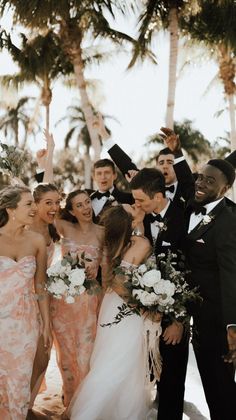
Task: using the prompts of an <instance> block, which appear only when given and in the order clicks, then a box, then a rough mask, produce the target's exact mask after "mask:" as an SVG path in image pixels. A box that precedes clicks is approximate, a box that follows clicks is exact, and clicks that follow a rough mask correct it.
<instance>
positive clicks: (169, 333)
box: [130, 168, 189, 420]
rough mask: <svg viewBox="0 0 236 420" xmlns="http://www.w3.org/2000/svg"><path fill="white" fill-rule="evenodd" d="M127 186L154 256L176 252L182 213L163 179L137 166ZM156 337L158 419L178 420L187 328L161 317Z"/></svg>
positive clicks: (156, 172) (182, 225)
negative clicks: (159, 369)
mask: <svg viewBox="0 0 236 420" xmlns="http://www.w3.org/2000/svg"><path fill="white" fill-rule="evenodd" d="M130 187H131V190H132V194H133V197H134V199H135V206H136V207H137V208H140V209H142V210H143V211H144V212H145V213H146V216H145V218H144V221H143V223H144V230H145V231H144V233H145V235H146V236H147V237H148V238H149V240H150V242H151V243H152V244H153V247H154V252H155V255H159V254H161V253H165V254H166V255H167V254H168V251H171V252H173V253H176V254H178V253H179V250H180V248H181V244H182V241H183V239H184V236H185V222H184V213H183V210H182V208H181V206H178V205H176V204H174V203H173V202H172V201H171V200H169V199H168V198H166V196H165V194H166V193H165V178H164V176H163V174H162V173H161V172H160V171H159V170H157V169H154V168H153V169H151V168H144V169H141V170H140V171H139V172H137V174H136V175H135V176H134V177H133V179H132V181H131V183H130ZM162 327H163V334H162V337H161V339H160V352H161V356H162V373H161V378H160V382H159V383H158V393H159V407H158V420H181V419H182V416H183V402H184V389H185V388H184V383H185V377H186V369H187V361H188V342H189V331H188V327H185V328H184V326H183V324H181V323H180V322H177V321H174V322H173V321H171V320H170V319H169V318H168V317H166V316H164V317H163V320H162Z"/></svg>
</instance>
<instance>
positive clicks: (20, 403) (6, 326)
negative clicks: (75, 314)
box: [0, 187, 52, 420]
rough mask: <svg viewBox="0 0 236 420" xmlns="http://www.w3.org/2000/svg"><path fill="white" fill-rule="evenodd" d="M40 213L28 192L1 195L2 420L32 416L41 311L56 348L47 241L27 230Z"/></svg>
mask: <svg viewBox="0 0 236 420" xmlns="http://www.w3.org/2000/svg"><path fill="white" fill-rule="evenodd" d="M35 210H36V208H35V204H34V200H33V197H32V195H31V193H30V190H29V189H28V188H26V187H6V188H4V189H3V190H2V191H1V192H0V288H1V294H0V337H1V340H0V419H4V420H24V419H25V418H26V415H27V410H28V407H29V402H30V379H31V374H32V368H33V361H34V356H35V352H36V348H37V342H38V336H39V323H38V316H37V315H38V307H39V310H40V314H41V317H42V320H43V330H42V333H43V339H44V346H45V347H44V348H45V351H46V350H47V349H50V346H51V343H52V337H51V331H50V322H49V299H48V296H47V294H46V292H45V290H44V284H45V280H46V247H45V242H44V239H43V237H42V236H41V235H39V234H37V233H33V232H31V231H29V230H26V229H25V226H26V225H29V224H31V223H32V221H33V218H34V216H35ZM34 290H35V292H34ZM35 293H36V294H37V295H35ZM37 297H38V300H37Z"/></svg>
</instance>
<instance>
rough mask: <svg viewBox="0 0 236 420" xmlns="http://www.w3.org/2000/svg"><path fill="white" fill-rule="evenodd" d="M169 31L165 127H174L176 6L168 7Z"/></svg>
mask: <svg viewBox="0 0 236 420" xmlns="http://www.w3.org/2000/svg"><path fill="white" fill-rule="evenodd" d="M168 30H169V33H170V53H169V80H168V94H167V109H166V127H168V128H172V129H173V127H174V106H175V89H176V72H177V58H178V41H179V25H178V10H177V8H176V7H174V8H171V9H170V13H169V27H168Z"/></svg>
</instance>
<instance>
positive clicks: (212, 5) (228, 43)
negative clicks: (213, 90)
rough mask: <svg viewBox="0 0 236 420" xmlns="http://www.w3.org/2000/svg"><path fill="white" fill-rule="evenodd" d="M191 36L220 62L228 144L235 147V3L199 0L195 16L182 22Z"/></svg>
mask: <svg viewBox="0 0 236 420" xmlns="http://www.w3.org/2000/svg"><path fill="white" fill-rule="evenodd" d="M183 26H184V27H185V28H186V30H187V31H189V33H191V37H192V38H193V39H194V40H196V41H197V42H199V43H200V45H201V44H204V45H206V46H207V47H208V50H209V54H210V55H211V56H212V55H213V56H214V57H215V58H216V60H217V62H218V66H219V78H220V80H221V81H222V83H223V86H224V93H225V97H226V99H227V102H228V106H229V116H230V138H231V148H232V150H234V149H235V148H236V123H235V105H234V97H235V93H236V84H235V76H236V37H235V27H236V3H235V2H232V1H230V2H229V1H218V2H215V1H213V0H208V1H207V2H205V1H202V4H201V9H200V10H199V12H198V13H197V14H196V16H195V17H194V19H192V18H190V19H189V21H188V22H184V24H183Z"/></svg>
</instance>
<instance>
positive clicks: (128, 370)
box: [69, 291, 158, 420]
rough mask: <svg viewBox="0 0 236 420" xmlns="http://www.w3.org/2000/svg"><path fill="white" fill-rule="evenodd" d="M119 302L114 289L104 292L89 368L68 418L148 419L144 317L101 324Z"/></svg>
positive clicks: (101, 419)
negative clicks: (117, 322)
mask: <svg viewBox="0 0 236 420" xmlns="http://www.w3.org/2000/svg"><path fill="white" fill-rule="evenodd" d="M122 303H124V301H123V300H122V299H121V298H120V297H119V296H118V295H117V294H116V293H115V292H114V291H111V292H107V293H106V294H105V296H104V299H103V302H102V305H101V310H100V314H99V320H98V330H97V336H96V340H95V345H94V349H93V353H92V357H91V362H90V372H89V373H88V375H87V376H86V378H85V379H84V381H83V382H82V384H81V386H80V387H79V389H78V390H77V392H76V393H75V396H74V397H73V399H72V402H71V405H70V407H69V415H70V419H71V420H146V419H147V418H148V419H150V417H149V416H147V414H148V411H149V403H150V396H149V395H148V391H149V390H147V389H146V386H145V373H146V369H145V368H146V366H145V363H146V360H145V355H144V339H143V334H144V321H143V318H142V317H140V316H138V315H135V314H133V315H131V316H128V317H126V318H124V319H122V321H121V322H120V323H119V324H116V325H112V326H111V327H109V326H105V327H101V325H100V324H106V323H108V322H112V321H113V320H114V317H115V315H116V314H117V312H118V309H117V307H118V306H119V305H121V304H122ZM157 325H158V324H157ZM155 418H156V415H155Z"/></svg>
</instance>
